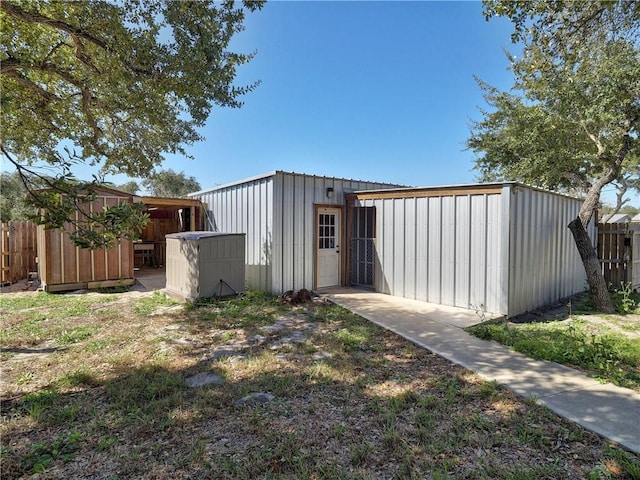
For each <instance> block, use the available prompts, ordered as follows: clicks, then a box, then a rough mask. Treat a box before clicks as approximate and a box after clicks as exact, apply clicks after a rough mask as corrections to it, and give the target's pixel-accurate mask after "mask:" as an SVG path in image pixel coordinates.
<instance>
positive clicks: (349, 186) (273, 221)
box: [192, 171, 398, 293]
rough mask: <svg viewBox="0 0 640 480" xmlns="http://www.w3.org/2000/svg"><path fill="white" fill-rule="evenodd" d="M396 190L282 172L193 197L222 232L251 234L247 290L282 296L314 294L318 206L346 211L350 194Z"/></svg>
mask: <svg viewBox="0 0 640 480" xmlns="http://www.w3.org/2000/svg"><path fill="white" fill-rule="evenodd" d="M328 187H332V188H333V189H334V193H333V197H332V198H327V195H326V192H327V188H328ZM392 187H398V185H390V184H384V183H376V182H366V181H359V180H349V179H340V178H333V177H320V176H314V175H304V174H296V173H288V172H281V171H277V172H273V173H271V174H266V175H263V176H261V177H255V178H252V179H247V180H244V181H242V180H241V181H239V182H237V183H234V184H229V185H223V186H221V187H217V188H214V189H212V190H208V191H201V192H197V193H195V194H193V195H192V196H194V197H196V198H199V199H201V200H202V201H203V202H204V203H206V204H207V205H208V209H209V210H210V211H212V212H213V215H214V218H215V222H216V225H217V228H218V230H219V231H220V232H226V233H246V234H247V251H246V278H247V286H248V287H249V288H251V289H256V290H267V291H270V292H273V293H281V292H284V291H287V290H294V289H295V290H298V289H300V288H307V289H312V288H314V277H315V275H314V269H315V265H314V251H313V248H314V233H315V232H314V225H315V219H314V214H315V205H316V204H322V205H336V206H339V207H342V206H344V194H345V193H351V192H353V191H357V190H372V189H383V188H392ZM344 214H345V212H343V221H344ZM346 247H347V246H346V245H344V246H343V249H342V251H343V252H346V251H347V248H346Z"/></svg>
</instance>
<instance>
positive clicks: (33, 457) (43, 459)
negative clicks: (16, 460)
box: [22, 432, 82, 473]
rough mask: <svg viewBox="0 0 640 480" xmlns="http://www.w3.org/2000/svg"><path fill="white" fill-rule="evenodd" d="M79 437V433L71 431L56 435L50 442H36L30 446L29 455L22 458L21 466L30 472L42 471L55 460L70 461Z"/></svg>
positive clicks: (76, 448) (76, 447) (80, 436)
mask: <svg viewBox="0 0 640 480" xmlns="http://www.w3.org/2000/svg"><path fill="white" fill-rule="evenodd" d="M81 439H82V435H81V434H80V433H78V432H72V433H70V434H68V435H65V436H63V435H59V436H57V437H56V438H55V440H54V441H53V442H51V443H48V442H41V443H36V444H35V445H32V446H31V449H30V453H29V455H27V456H25V457H24V458H23V459H22V465H23V468H24V469H25V470H26V471H30V472H31V473H42V472H44V471H45V470H46V468H47V467H48V466H49V465H50V464H51V463H52V462H54V461H55V460H58V459H60V460H62V461H64V462H69V461H71V460H73V458H74V453H75V452H76V451H77V450H78V448H79V446H78V442H79V441H80V440H81Z"/></svg>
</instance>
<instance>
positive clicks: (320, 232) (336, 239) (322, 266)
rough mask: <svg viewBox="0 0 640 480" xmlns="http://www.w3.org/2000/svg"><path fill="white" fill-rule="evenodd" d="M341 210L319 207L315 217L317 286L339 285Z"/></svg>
mask: <svg viewBox="0 0 640 480" xmlns="http://www.w3.org/2000/svg"><path fill="white" fill-rule="evenodd" d="M341 220H342V219H341V210H340V209H339V208H328V207H327V208H325V207H322V208H319V209H318V213H317V217H316V272H317V275H318V282H317V287H318V288H322V287H332V286H335V285H340V265H341V264H342V262H341V254H340V252H341V251H342V249H341V248H340V240H341V238H342V236H341V229H340V225H341Z"/></svg>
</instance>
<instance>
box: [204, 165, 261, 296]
mask: <svg viewBox="0 0 640 480" xmlns="http://www.w3.org/2000/svg"><path fill="white" fill-rule="evenodd" d="M194 196H196V197H198V198H200V200H201V201H202V202H203V203H205V204H206V205H207V209H208V210H209V212H211V214H212V216H213V218H212V220H213V221H214V222H215V227H217V229H218V231H220V232H225V233H246V252H245V256H246V267H245V276H246V282H247V285H248V286H249V288H255V289H258V288H259V289H266V290H271V271H270V266H271V251H272V248H273V247H272V234H271V232H272V222H273V177H263V178H258V179H255V180H252V181H248V182H246V183H244V184H242V185H232V186H227V187H221V188H218V189H214V190H211V191H207V192H199V193H198V194H196V195H194ZM209 227H211V225H209Z"/></svg>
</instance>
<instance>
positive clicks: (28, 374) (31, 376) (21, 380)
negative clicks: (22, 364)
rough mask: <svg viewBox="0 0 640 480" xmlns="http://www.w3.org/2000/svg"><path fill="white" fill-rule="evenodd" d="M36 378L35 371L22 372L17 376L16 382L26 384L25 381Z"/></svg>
mask: <svg viewBox="0 0 640 480" xmlns="http://www.w3.org/2000/svg"><path fill="white" fill-rule="evenodd" d="M35 378H36V375H35V374H34V373H33V372H22V373H21V374H19V375H18V377H17V378H16V384H18V385H24V384H25V383H29V382H31V381H32V380H34V379H35Z"/></svg>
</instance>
